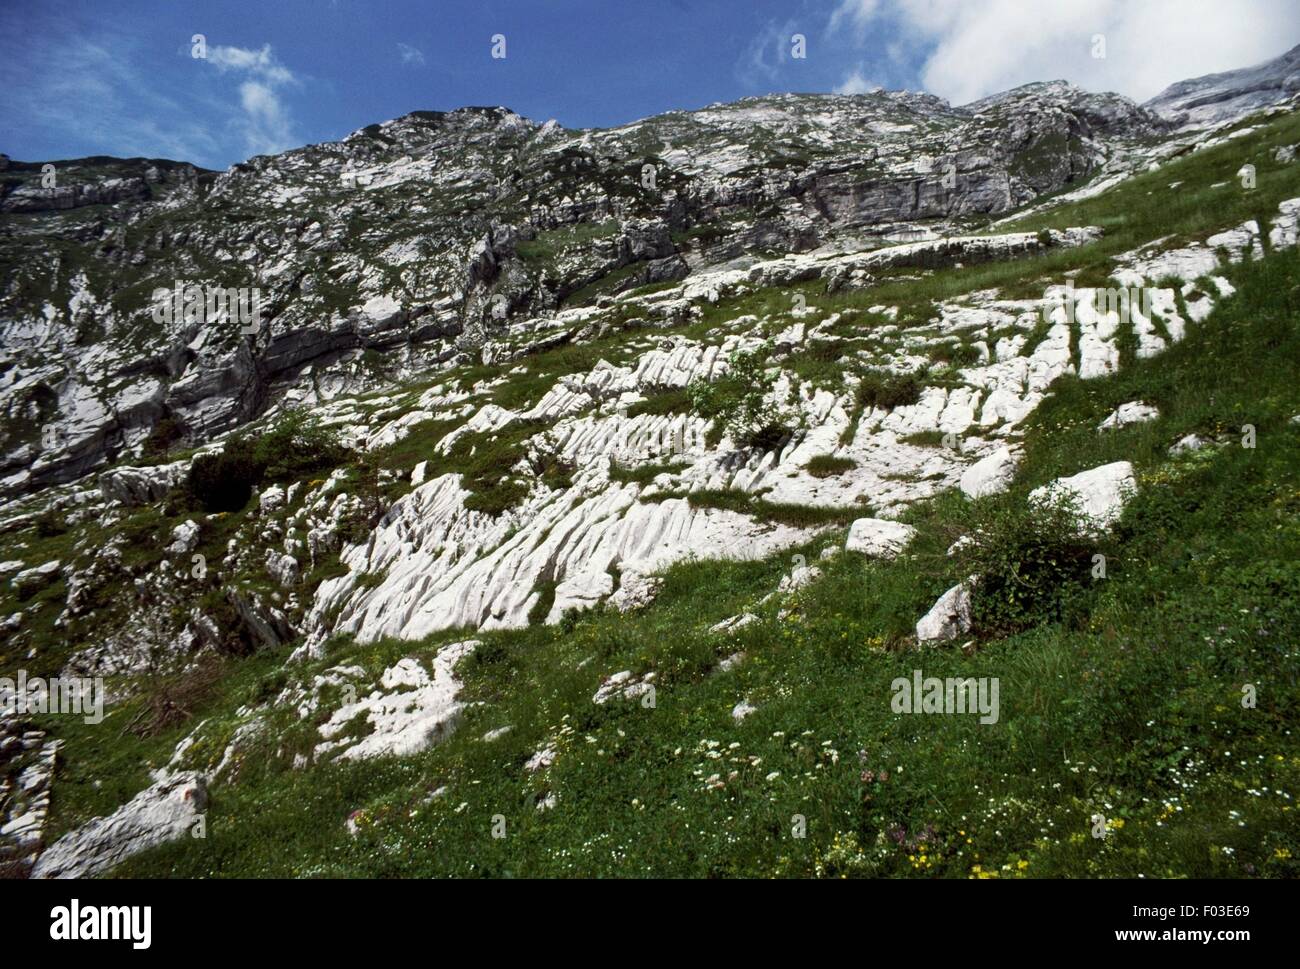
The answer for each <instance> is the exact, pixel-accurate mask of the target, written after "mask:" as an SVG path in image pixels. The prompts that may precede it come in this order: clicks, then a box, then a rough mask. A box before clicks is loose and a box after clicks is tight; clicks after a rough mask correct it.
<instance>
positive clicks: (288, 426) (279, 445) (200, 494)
mask: <svg viewBox="0 0 1300 969" xmlns="http://www.w3.org/2000/svg"><path fill="white" fill-rule="evenodd" d="M347 454H348V451H347V449H346V448H344V447H343V445H342V444H340V443H339V440H338V437H337V435H336V434H335V433H334V432H333V431H331V430H329V429H326V428H322V427H320V426H318V425H316V424H313V423H309V422H308V421H307V418H306V417H305V416H304V415H302V414H300V413H296V412H294V413H289V414H286V415H285V416H284V417H282V418H280V420H279V421H277V422H276V424H275V425H274V426H272V427H271V428H269V429H267V430H265V431H263V432H261V433H258V434H256V435H254V434H251V433H244V434H238V435H235V436H233V437H231V438H230V440H228V441H227V442H226V444H225V447H224V448H223V449H222V451H221V453H220V454H201V455H199V456H198V457H197V458H195V459H194V463H193V464H191V465H190V476H189V482H188V488H189V492H190V494H191V495H193V496H194V498H195V500H197V501H198V503H199V504H200V505H201V506H202V507H203V509H204V510H205V511H208V512H218V511H238V510H239V509H241V508H243V507H244V504H245V503H246V502H247V501H248V496H249V495H250V494H251V493H252V490H253V486H254V485H258V484H261V483H262V482H263V481H271V482H278V481H296V480H298V479H300V478H305V477H308V476H309V475H311V474H313V473H315V472H319V471H322V470H325V469H328V468H334V467H336V466H338V465H339V464H341V463H342V462H343V461H344V460H345V459H346V457H347Z"/></svg>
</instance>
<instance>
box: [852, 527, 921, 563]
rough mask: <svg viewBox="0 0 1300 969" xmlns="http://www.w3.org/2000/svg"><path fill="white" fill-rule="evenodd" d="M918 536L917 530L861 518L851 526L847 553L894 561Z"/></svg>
mask: <svg viewBox="0 0 1300 969" xmlns="http://www.w3.org/2000/svg"><path fill="white" fill-rule="evenodd" d="M915 536H916V529H915V528H913V527H912V526H911V525H904V524H903V523H902V522H895V521H888V520H886V519H884V518H859V519H858V520H857V521H855V522H854V523H853V524H852V525H850V526H849V538H848V541H847V542H845V543H844V550H845V551H846V552H861V553H862V554H863V555H867V556H870V557H872V558H883V559H892V558H894V557H895V556H896V555H898V553H899V552H901V551H902V550H903V549H904V548H905V547H906V546H907V543H908V542H910V541H911V540H912V539H913V538H914V537H915Z"/></svg>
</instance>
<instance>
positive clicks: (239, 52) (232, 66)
mask: <svg viewBox="0 0 1300 969" xmlns="http://www.w3.org/2000/svg"><path fill="white" fill-rule="evenodd" d="M207 60H208V63H210V64H214V65H216V67H217V69H218V70H221V71H228V70H234V71H245V72H247V73H249V74H254V75H256V76H257V77H260V78H262V79H263V80H265V81H266V82H267V83H269V84H288V83H291V82H296V81H297V80H298V79H297V78H296V77H294V76H293V72H292V71H290V70H289V69H288V68H287V67H285V66H284V65H283V64H281V63H279V62H278V61H276V59H275V55H274V54H272V53H271V45H270V44H264V45H262V48H261V49H260V50H248V49H247V48H244V47H225V46H220V47H213V48H212V49H211V50H210V51H208V57H207Z"/></svg>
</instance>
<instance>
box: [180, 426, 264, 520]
mask: <svg viewBox="0 0 1300 969" xmlns="http://www.w3.org/2000/svg"><path fill="white" fill-rule="evenodd" d="M260 477H261V473H260V469H259V468H258V467H257V464H256V462H255V461H254V460H253V452H252V448H251V447H250V446H249V444H248V442H247V441H246V440H244V439H242V438H235V439H232V440H230V441H227V442H226V446H225V448H224V449H223V450H222V451H221V453H219V454H200V455H199V456H198V457H196V458H195V459H194V462H193V463H192V464H191V465H190V476H189V481H188V483H187V486H188V488H189V491H190V494H192V495H193V496H194V498H195V500H196V501H198V503H199V504H200V505H201V506H202V507H203V510H204V511H208V512H219V511H238V510H239V509H241V508H243V507H244V505H245V504H246V503H247V502H248V496H249V495H250V494H251V493H252V491H253V485H254V484H256V483H257V482H258V480H259V479H260Z"/></svg>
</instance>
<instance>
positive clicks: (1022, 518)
mask: <svg viewBox="0 0 1300 969" xmlns="http://www.w3.org/2000/svg"><path fill="white" fill-rule="evenodd" d="M963 525H964V530H965V534H966V535H967V536H969V539H970V541H969V543H968V544H966V545H965V546H964V547H963V548H962V549H961V551H960V552H959V553H958V555H959V560H960V561H961V563H962V570H963V572H965V573H967V574H974V575H978V576H979V577H980V579H979V582H977V583H976V585H975V588H974V590H973V591H972V595H971V616H972V620H973V624H974V627H975V630H976V632H978V633H980V634H982V635H994V636H1003V635H1009V634H1011V633H1014V632H1018V631H1020V630H1023V629H1028V628H1030V627H1032V626H1037V625H1041V624H1043V623H1051V622H1059V621H1062V620H1064V619H1066V618H1068V617H1069V615H1070V612H1071V609H1072V607H1074V606H1075V605H1077V604H1078V603H1079V600H1080V599H1081V597H1082V595H1083V594H1084V593H1085V591H1086V589H1087V587H1088V585H1089V584H1090V582H1091V574H1092V568H1093V556H1094V555H1095V554H1096V553H1097V551H1098V545H1097V543H1096V541H1094V540H1093V539H1091V538H1088V537H1086V536H1084V534H1083V531H1082V528H1081V525H1082V522H1081V520H1080V515H1079V512H1078V510H1077V509H1076V507H1075V505H1074V504H1073V501H1072V499H1070V497H1069V496H1059V497H1057V498H1056V499H1055V500H1053V501H1050V502H1049V501H1044V502H1036V503H1034V504H1032V505H1031V504H1028V503H1027V502H1025V501H1024V499H1023V498H1020V497H1015V498H1013V497H1002V498H999V499H996V500H994V501H985V502H976V503H974V504H973V505H971V506H970V509H969V511H968V513H967V515H966V516H965V517H964V520H963Z"/></svg>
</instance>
